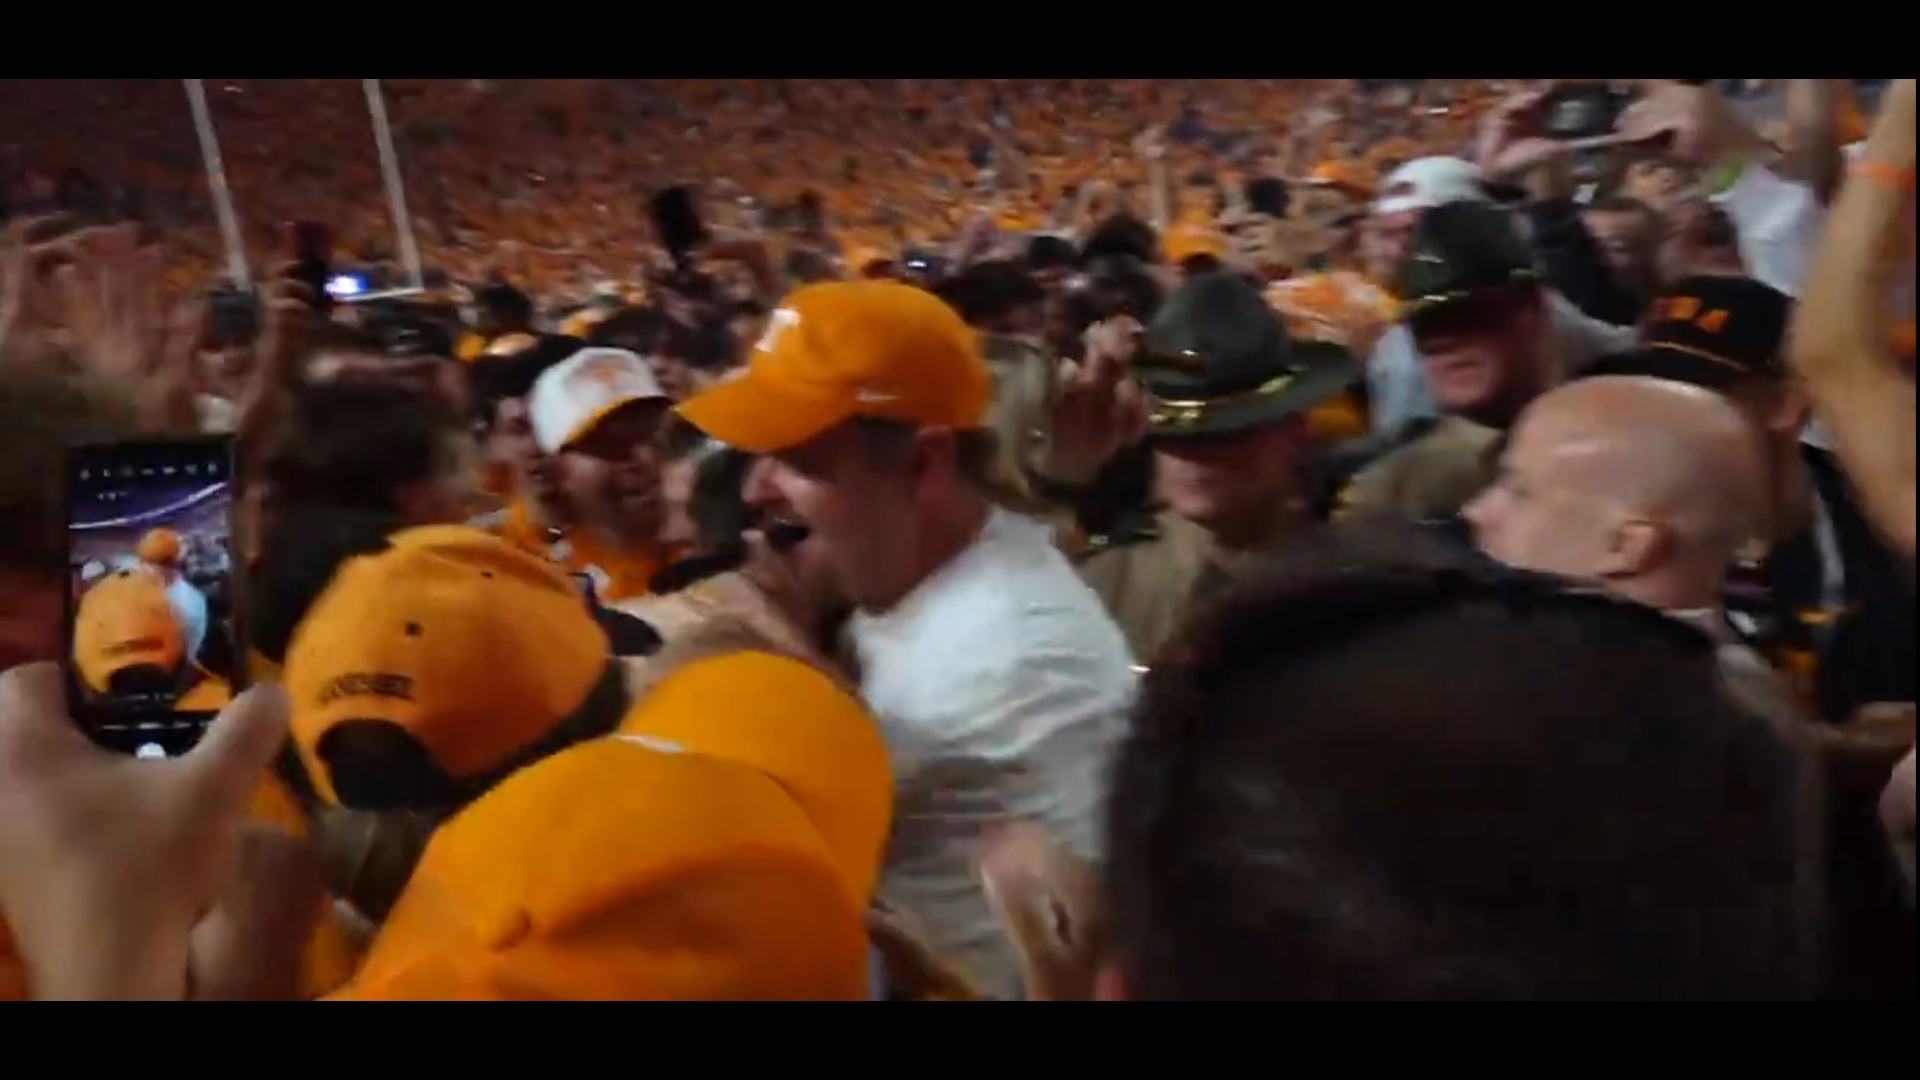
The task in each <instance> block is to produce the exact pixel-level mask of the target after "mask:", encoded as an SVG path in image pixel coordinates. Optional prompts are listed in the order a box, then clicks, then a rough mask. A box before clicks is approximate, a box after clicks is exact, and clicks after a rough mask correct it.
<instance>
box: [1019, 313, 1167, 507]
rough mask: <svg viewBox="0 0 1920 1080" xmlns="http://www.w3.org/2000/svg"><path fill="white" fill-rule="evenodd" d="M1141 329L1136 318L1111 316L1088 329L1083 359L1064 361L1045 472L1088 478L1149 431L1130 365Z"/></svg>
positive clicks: (1076, 480)
mask: <svg viewBox="0 0 1920 1080" xmlns="http://www.w3.org/2000/svg"><path fill="white" fill-rule="evenodd" d="M1140 334H1141V327H1140V324H1139V323H1138V322H1136V321H1135V320H1133V319H1130V318H1127V317H1126V316H1121V317H1119V318H1116V319H1109V320H1107V321H1106V322H1103V323H1099V324H1097V325H1095V326H1094V327H1093V328H1092V329H1090V330H1088V331H1087V336H1086V355H1085V358H1084V359H1082V360H1081V361H1079V362H1078V363H1074V362H1072V361H1062V362H1061V364H1060V371H1059V381H1058V384H1057V389H1056V391H1055V394H1054V399H1053V404H1052V407H1051V409H1050V413H1049V417H1048V425H1047V433H1046V444H1045V445H1044V447H1042V450H1041V454H1040V461H1039V464H1038V468H1039V471H1040V473H1041V475H1043V476H1045V477H1047V478H1048V479H1051V480H1057V481H1061V482H1063V483H1069V484H1084V483H1088V482H1090V481H1092V480H1093V478H1094V477H1095V476H1098V475H1099V473H1100V470H1101V469H1102V468H1104V467H1105V466H1106V464H1107V462H1109V461H1111V460H1113V458H1114V457H1115V456H1116V455H1118V454H1119V453H1120V451H1122V450H1124V449H1126V448H1127V447H1128V446H1130V445H1132V444H1133V443H1135V442H1138V441H1139V440H1140V438H1141V437H1142V436H1143V435H1145V433H1146V421H1147V404H1146V395H1145V393H1144V392H1143V391H1142V390H1141V388H1140V385H1139V383H1137V382H1135V381H1134V379H1133V376H1132V373H1131V371H1130V370H1129V369H1130V366H1131V365H1132V363H1133V361H1134V359H1135V358H1136V356H1137V355H1138V353H1139V348H1140V345H1139V338H1140Z"/></svg>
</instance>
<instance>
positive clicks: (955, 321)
mask: <svg viewBox="0 0 1920 1080" xmlns="http://www.w3.org/2000/svg"><path fill="white" fill-rule="evenodd" d="M992 404H993V377H992V375H991V373H990V372H989V371H988V369H987V363H986V361H985V360H984V359H983V358H982V357H981V355H980V342H979V337H978V335H976V334H975V333H974V332H973V330H972V329H970V328H969V327H968V326H967V324H966V322H965V321H964V320H962V319H961V318H960V316H959V315H958V314H957V313H955V312H954V310H953V309H952V308H950V307H948V306H947V305H946V303H945V302H943V301H942V300H940V299H939V298H938V297H936V296H934V295H933V294H932V293H929V292H923V291H921V290H919V289H916V288H914V287H912V286H910V285H901V284H897V283H894V282H885V281H856V282H834V283H831V284H826V285H812V286H808V287H807V288H804V289H801V290H799V291H797V292H795V293H794V294H793V295H792V296H790V297H788V298H787V302H786V303H785V305H783V306H782V307H781V308H780V309H779V310H778V311H775V312H774V313H773V317H772V318H771V320H770V321H769V323H768V330H767V334H766V337H765V338H764V339H762V340H761V342H760V344H759V346H758V347H757V348H755V349H754V352H753V357H752V359H751V360H750V361H749V362H748V364H747V366H746V367H745V368H742V369H741V370H740V371H739V372H737V373H736V374H735V376H734V377H733V378H730V379H728V380H727V381H725V382H721V383H719V384H717V385H715V386H713V387H710V388H709V389H707V390H706V391H704V392H703V393H701V394H699V395H698V396H696V397H694V398H692V399H690V400H688V401H686V402H683V403H682V404H681V405H680V416H681V418H682V419H684V420H686V421H687V422H688V423H690V424H692V425H693V426H694V427H696V428H699V429H700V430H701V431H703V432H705V433H706V434H707V435H708V436H710V437H712V438H714V439H717V440H719V441H720V442H723V443H726V444H727V445H728V446H732V447H735V448H737V449H740V450H745V451H747V452H748V453H752V454H772V453H778V452H780V451H782V450H789V449H792V448H793V447H796V446H799V445H801V444H802V443H805V442H808V441H809V440H811V439H813V438H814V437H816V436H818V435H821V434H824V433H825V432H826V431H827V430H828V429H830V428H832V427H834V426H835V425H837V424H840V423H843V422H845V421H847V420H851V419H854V418H856V417H866V418H871V419H876V420H893V421H897V422H901V423H907V424H913V425H916V426H919V427H938V428H949V429H952V430H956V431H964V430H970V429H974V428H980V427H984V426H985V425H986V422H987V412H988V410H989V408H990V407H991V406H992Z"/></svg>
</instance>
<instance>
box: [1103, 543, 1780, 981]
mask: <svg viewBox="0 0 1920 1080" xmlns="http://www.w3.org/2000/svg"><path fill="white" fill-rule="evenodd" d="M1795 767H1796V766H1795V762H1794V758H1793V756H1792V754H1791V753H1790V751H1789V750H1788V748H1787V747H1785V746H1784V745H1782V744H1781V742H1780V741H1779V740H1778V738H1777V737H1776V736H1775V735H1774V734H1773V733H1771V732H1770V731H1768V729H1767V728H1766V727H1765V726H1764V725H1760V724H1756V723H1754V722H1752V721H1751V720H1749V719H1748V718H1746V717H1745V716H1742V715H1739V714H1738V713H1736V712H1735V711H1733V710H1732V709H1731V708H1730V707H1729V706H1728V705H1727V704H1725V703H1724V701H1723V699H1722V697H1721V694H1720V688H1719V681H1718V671H1717V665H1716V662H1715V656H1714V651H1713V648H1712V647H1711V644H1710V643H1709V642H1707V641H1706V639H1705V638H1704V637H1702V636H1700V635H1698V634H1697V633H1695V632H1693V631H1692V630H1691V629H1690V628H1687V627H1683V626H1681V625H1680V624H1678V623H1675V622H1672V621H1670V620H1667V619H1666V618H1665V617H1664V616H1661V615H1659V614H1657V613H1655V612H1653V611H1651V610H1650V609H1645V608H1639V607H1636V606H1633V605H1628V604H1625V603H1622V602H1618V601H1613V600H1607V599H1601V598H1598V597H1590V596H1584V595H1577V594H1575V593H1573V592H1571V591H1569V590H1566V589H1563V588H1561V587H1560V585H1559V584H1558V583H1557V582H1554V581H1551V580H1549V579H1542V578H1537V577H1534V576H1532V575H1522V574H1515V573H1513V572H1510V571H1504V570H1500V569H1497V568H1494V567H1492V566H1491V565H1490V564H1486V563H1484V562H1482V561H1481V560H1479V559H1478V558H1477V557H1474V556H1471V555H1470V554H1467V553H1465V552H1460V553H1455V552H1454V551H1453V550H1452V549H1451V548H1449V547H1447V546H1446V545H1444V544H1442V543H1440V542H1438V541H1433V540H1430V539H1429V538H1428V537H1425V536H1417V535H1415V534H1413V533H1401V532H1398V531H1397V530H1395V531H1389V532H1385V533H1379V532H1370V533H1357V532H1348V533H1344V534H1341V533H1332V532H1328V533H1315V534H1313V535H1310V536H1307V537H1303V538H1302V539H1301V540H1300V541H1299V542H1298V544H1297V546H1296V547H1294V548H1293V549H1291V550H1290V551H1288V552H1286V553H1285V554H1283V555H1282V556H1281V557H1280V558H1279V559H1278V560H1276V561H1275V562H1274V563H1272V564H1270V565H1268V566H1266V567H1265V568H1263V569H1262V570H1261V571H1260V572H1258V573H1256V574H1255V575H1254V576H1252V577H1250V578H1247V579H1243V580H1240V581H1238V582H1237V583H1236V585H1235V586H1234V587H1233V588H1231V589H1229V590H1227V594H1226V598H1225V599H1224V601H1223V602H1222V603H1221V604H1220V605H1219V606H1218V607H1215V608H1214V609H1212V610H1211V611H1209V612H1206V613H1205V614H1204V615H1203V617H1201V618H1200V619H1199V620H1198V621H1197V623H1196V624H1195V626H1194V627H1193V629H1192V632H1191V633H1190V634H1188V635H1186V636H1185V637H1184V638H1183V639H1182V640H1181V642H1180V643H1179V644H1177V645H1176V646H1175V648H1174V650H1173V654H1172V658H1171V659H1170V660H1169V661H1168V662H1165V663H1163V664H1161V665H1160V666H1157V667H1156V668H1155V669H1154V671H1153V673H1152V675H1151V676H1150V677H1149V679H1148V681H1147V684H1146V687H1145V694H1144V696H1143V699H1142V701H1141V703H1140V705H1139V707H1138V710H1137V712H1136V715H1135V717H1134V721H1133V730H1132V733H1131V735H1130V736H1129V738H1128V739H1127V741H1126V743H1125V745H1124V747H1123V749H1122V751H1121V753H1120V757H1119V761H1118V765H1117V770H1116V780H1115V786H1114V791H1113V793H1112V797H1111V800H1110V803H1109V820H1108V858H1109V863H1108V866H1107V868H1106V880H1105V885H1104V892H1105V902H1106V905H1107V909H1108V911H1107V914H1108V917H1109V926H1110V930H1111V933H1112V940H1113V942H1114V948H1115V953H1116V959H1117V961H1118V963H1119V964H1120V966H1121V968H1122V970H1123V972H1124V973H1125V976H1126V977H1127V980H1128V982H1129V985H1130V989H1131V991H1132V993H1133V994H1134V995H1135V996H1136V997H1141V998H1147V999H1155V998H1166V999H1215V1000H1240V999H1298V998H1357V999H1379V1000H1393V999H1450V998H1466V999H1480V998H1498V999H1527V998H1602V999H1606V998H1620V999H1635V998H1677V999H1718V998H1773V997H1798V996H1801V995H1803V994H1805V993H1806V992H1808V990H1809V987H1810V982H1809V971H1808V968H1809V966H1810V963H1811V961H1810V959H1809V956H1810V949H1809V947H1808V941H1807V931H1808V929H1809V925H1808V924H1809V922H1810V919H1811V916H1810V914H1809V913H1808V912H1807V911H1806V910H1805V909H1804V907H1803V906H1802V903H1801V898H1802V897H1803V896H1804V893H1803V892H1802V891H1801V890H1800V889H1799V888H1798V884H1799V881H1800V880H1801V879H1800V878H1799V877H1798V876H1797V868H1798V867H1799V863H1800V860H1801V858H1802V857H1803V854H1804V853H1803V852H1802V851H1801V849H1800V847H1799V841H1798V836H1799V834H1798V831H1797V830H1796V827H1795V822H1796V815H1797V814H1798V813H1800V812H1801V810H1802V808H1801V807H1800V806H1799V805H1798V802H1797V799H1796V795H1795V793H1796V784H1795V783H1794V775H1795V772H1794V770H1795Z"/></svg>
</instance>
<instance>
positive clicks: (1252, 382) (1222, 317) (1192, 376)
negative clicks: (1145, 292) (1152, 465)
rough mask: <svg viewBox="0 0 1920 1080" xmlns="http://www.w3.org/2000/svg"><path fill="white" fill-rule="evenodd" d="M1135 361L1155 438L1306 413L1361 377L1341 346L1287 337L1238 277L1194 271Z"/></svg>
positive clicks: (1259, 424)
mask: <svg viewBox="0 0 1920 1080" xmlns="http://www.w3.org/2000/svg"><path fill="white" fill-rule="evenodd" d="M1142 344H1143V346H1144V348H1143V355H1142V356H1141V358H1140V359H1139V360H1138V361H1137V362H1136V364H1135V370H1136V373H1137V374H1138V375H1139V378H1140V381H1141V383H1142V384H1143V385H1144V386H1145V387H1146V389H1147V394H1148V404H1149V408H1150V413H1149V424H1150V428H1149V430H1150V433H1151V434H1152V436H1153V437H1154V438H1156V439H1180V438H1218V437H1220V436H1225V435H1239V434H1243V433H1245V432H1248V431H1255V430H1258V429H1260V428H1265V427H1272V426H1274V425H1276V424H1280V423H1282V422H1285V421H1288V420H1292V419H1295V418H1297V417H1301V416H1305V415H1306V414H1307V413H1308V412H1310V411H1311V410H1312V409H1314V408H1315V407H1316V406H1318V405H1321V404H1323V403H1325V402H1326V401H1328V400H1329V399H1331V398H1333V397H1335V396H1337V395H1339V394H1340V393H1341V392H1343V391H1345V390H1346V389H1347V388H1348V387H1350V386H1351V385H1353V383H1354V382H1355V381H1356V380H1357V379H1358V378H1359V377H1360V364H1359V361H1358V360H1357V359H1356V358H1355V357H1354V355H1353V353H1352V352H1350V351H1349V350H1347V349H1346V348H1345V347H1343V346H1340V345H1335V344H1330V343H1322V342H1305V341H1294V340H1293V339H1292V338H1291V337H1290V336H1289V335H1288V333H1287V328H1286V324H1285V323H1284V322H1282V321H1281V318H1280V316H1279V314H1278V313H1276V312H1275V311H1274V310H1273V309H1272V308H1271V307H1269V306H1268V305H1267V302H1266V299H1265V298H1264V297H1262V296H1261V295H1260V292H1259V291H1258V290H1257V289H1256V288H1255V287H1254V286H1253V284H1252V283H1251V282H1248V281H1247V280H1245V279H1244V278H1242V277H1240V276H1239V275H1237V274H1232V273H1227V272H1219V273H1212V274H1203V275H1201V276H1199V277H1196V278H1193V279H1192V280H1190V281H1188V282H1187V284H1186V285H1185V286H1183V287H1182V288H1181V289H1180V291H1178V292H1176V293H1175V294H1174V295H1173V296H1172V297H1171V298H1169V299H1168V300H1167V302H1166V304H1165V305H1164V306H1163V307H1162V308H1161V309H1160V314H1159V316H1158V317H1157V318H1155V319H1154V322H1153V326H1152V328H1151V329H1150V330H1149V331H1148V332H1147V335H1146V338H1145V340H1144V341H1143V343H1142Z"/></svg>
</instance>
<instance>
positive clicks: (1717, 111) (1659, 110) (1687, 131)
mask: <svg viewBox="0 0 1920 1080" xmlns="http://www.w3.org/2000/svg"><path fill="white" fill-rule="evenodd" d="M1617 131H1618V133H1619V137H1620V141H1621V142H1622V143H1626V144H1629V145H1644V146H1659V147H1662V148H1663V149H1664V151H1665V153H1666V155H1667V156H1668V157H1670V158H1672V159H1673V160H1675V161H1679V162H1683V163H1685V164H1688V165H1691V166H1694V167H1695V168H1702V169H1704V168H1708V167H1711V166H1714V165H1720V164H1724V163H1726V162H1728V161H1730V160H1732V159H1735V158H1737V157H1740V156H1741V155H1747V154H1756V153H1758V151H1759V150H1760V139H1759V136H1757V135H1755V134H1754V133H1753V131H1752V130H1751V129H1749V128H1748V127H1747V125H1746V123H1745V122H1744V121H1742V120H1741V119H1740V117H1739V116H1737V115H1736V114H1735V113H1734V111H1733V108H1732V106H1730V105H1728V104H1727V102H1726V100H1725V99H1724V98H1722V97H1721V96H1720V92H1719V91H1718V90H1715V89H1714V88H1713V87H1711V86H1688V85H1686V84H1685V83H1681V82H1676V81H1674V80H1672V79H1647V80H1643V85H1642V91H1641V97H1640V99H1639V100H1638V101H1636V102H1634V103H1633V104H1632V105H1630V106H1628V107H1627V111H1626V112H1625V113H1623V114H1621V117H1620V123H1619V125H1618V126H1617Z"/></svg>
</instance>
